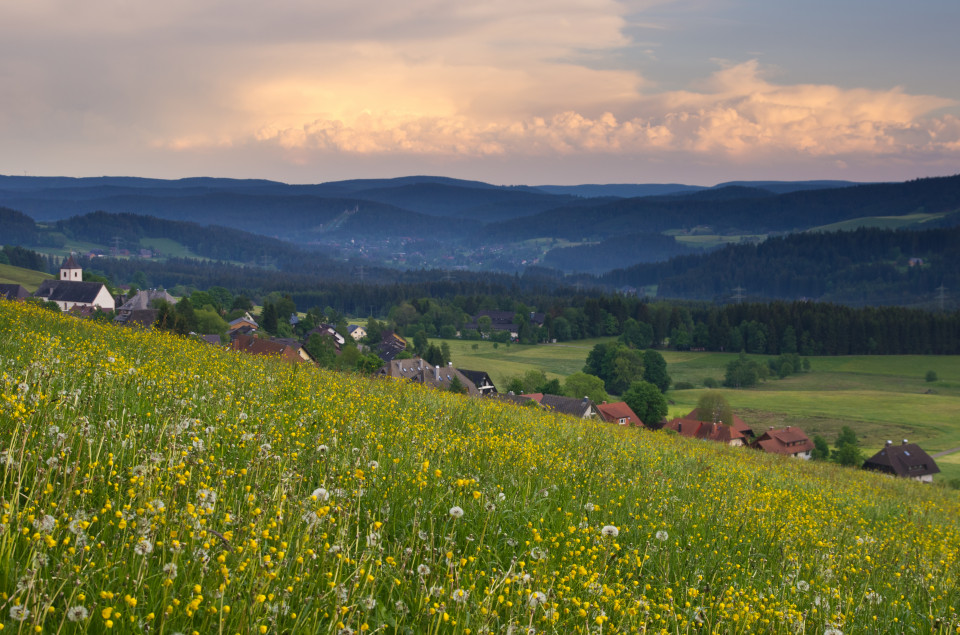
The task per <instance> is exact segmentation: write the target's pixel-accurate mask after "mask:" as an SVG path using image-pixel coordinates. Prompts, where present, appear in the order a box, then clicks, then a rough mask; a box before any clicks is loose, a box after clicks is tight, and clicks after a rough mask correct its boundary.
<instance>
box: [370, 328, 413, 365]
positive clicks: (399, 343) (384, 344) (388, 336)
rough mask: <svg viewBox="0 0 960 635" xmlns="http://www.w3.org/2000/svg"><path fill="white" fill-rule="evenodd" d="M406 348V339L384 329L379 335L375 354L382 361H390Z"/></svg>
mask: <svg viewBox="0 0 960 635" xmlns="http://www.w3.org/2000/svg"><path fill="white" fill-rule="evenodd" d="M406 348H407V340H405V339H403V338H402V337H400V336H399V335H397V334H396V333H394V332H393V331H384V332H383V333H382V334H381V336H380V344H379V346H377V356H378V357H379V358H380V359H382V360H383V361H384V362H391V361H393V358H394V357H396V356H397V355H399V354H400V353H402V352H403V351H405V350H406Z"/></svg>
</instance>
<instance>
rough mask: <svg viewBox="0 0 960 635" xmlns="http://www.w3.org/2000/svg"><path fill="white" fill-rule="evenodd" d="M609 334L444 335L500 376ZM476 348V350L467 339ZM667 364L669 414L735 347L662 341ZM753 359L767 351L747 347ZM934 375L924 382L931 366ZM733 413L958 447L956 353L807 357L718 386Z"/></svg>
mask: <svg viewBox="0 0 960 635" xmlns="http://www.w3.org/2000/svg"><path fill="white" fill-rule="evenodd" d="M610 339H611V338H598V339H593V340H583V341H577V342H568V343H564V344H545V345H538V346H521V345H518V344H513V345H511V346H509V347H507V346H506V345H504V344H500V345H499V346H498V347H497V348H494V347H493V344H492V343H490V342H464V341H460V340H454V341H449V340H447V343H448V344H449V346H450V349H451V354H452V356H453V361H454V364H455V365H456V366H458V367H461V368H470V369H473V370H485V371H487V372H488V373H489V374H490V376H491V378H492V379H493V381H494V383H495V384H497V385H498V386H500V385H503V384H504V383H506V380H507V378H509V377H512V376H514V375H517V374H522V373H523V372H525V371H527V370H530V369H536V368H539V369H541V370H543V371H544V372H546V373H547V377H548V378H553V377H558V378H561V379H562V378H564V377H566V376H567V375H570V374H572V373H574V372H577V371H579V370H582V368H583V364H584V361H585V360H586V357H587V354H588V353H589V352H590V349H591V348H593V346H594V345H595V344H597V343H599V342H604V341H609V340H610ZM474 344H476V345H477V350H473V345H474ZM661 354H662V355H663V356H664V358H665V359H666V360H667V370H668V372H669V373H670V375H671V377H672V378H673V381H674V384H676V383H677V382H689V383H691V384H693V385H694V386H695V388H694V389H692V390H671V391H669V392H668V394H667V397H668V399H669V400H670V403H671V405H670V415H669V416H671V417H673V416H680V415H683V414H686V413H687V412H689V411H690V410H692V409H693V408H694V407H695V406H696V403H697V399H698V398H699V396H700V395H701V394H702V393H703V392H704V390H705V389H704V384H703V382H704V380H705V379H707V378H714V379H716V380H718V381H720V382H722V381H723V376H724V371H725V368H726V365H727V364H728V363H729V362H730V361H732V360H733V359H735V358H736V357H737V355H736V354H734V353H710V352H677V351H661ZM748 357H749V358H751V359H755V360H757V361H758V362H765V361H766V360H767V359H768V358H769V356H766V355H748ZM931 370H932V371H934V372H935V373H936V374H937V381H934V382H927V381H925V376H926V374H927V371H931ZM720 390H722V391H723V393H724V394H725V395H726V396H727V399H728V401H729V402H730V404H731V405H732V406H733V407H734V409H735V410H736V411H737V413H738V414H739V415H740V416H741V417H743V418H744V420H746V421H747V422H749V423H750V424H752V425H754V426H755V427H756V428H755V429H757V430H762V429H764V428H766V427H768V426H778V427H779V426H785V425H793V426H798V427H800V428H801V429H803V430H804V431H805V432H806V433H807V434H808V435H810V436H813V435H814V434H819V435H822V436H823V437H825V438H826V439H827V440H828V441H831V442H832V441H833V440H834V439H835V438H836V436H837V433H838V432H839V431H840V429H841V428H842V427H843V426H850V427H851V428H853V429H854V430H855V431H856V432H857V435H858V437H859V438H860V443H861V446H862V447H863V449H864V452H865V453H866V454H868V455H869V454H873V453H874V452H875V451H877V450H879V449H880V448H881V447H882V446H883V444H884V442H885V441H886V440H888V439H889V440H892V441H894V442H899V441H900V440H901V439H909V440H910V441H913V442H916V443H919V444H921V446H923V448H924V449H926V450H927V451H928V452H930V453H936V452H941V451H945V450H950V449H953V448H957V447H960V358H958V357H956V356H923V355H887V356H880V355H877V356H868V355H860V356H847V357H811V358H810V372H806V373H799V374H796V375H793V376H790V377H787V378H785V379H769V380H767V381H763V382H760V383H759V384H758V385H757V386H756V387H754V388H751V389H742V390H733V389H728V388H722V387H721V388H720ZM937 463H938V464H939V465H940V467H941V470H942V473H941V475H939V477H938V478H941V479H943V478H955V477H960V453H958V454H956V455H951V456H947V457H940V458H938V459H937Z"/></svg>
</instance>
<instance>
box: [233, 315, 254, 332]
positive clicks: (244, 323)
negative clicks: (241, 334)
mask: <svg viewBox="0 0 960 635" xmlns="http://www.w3.org/2000/svg"><path fill="white" fill-rule="evenodd" d="M259 328H260V325H259V324H257V321H256V320H254V319H253V316H252V315H250V313H249V312H247V313H244V314H243V315H242V316H240V317H238V318H237V319H235V320H230V322H228V323H227V331H229V332H233V331H236V330H238V329H246V330H247V331H248V332H253V331H257V330H258V329H259Z"/></svg>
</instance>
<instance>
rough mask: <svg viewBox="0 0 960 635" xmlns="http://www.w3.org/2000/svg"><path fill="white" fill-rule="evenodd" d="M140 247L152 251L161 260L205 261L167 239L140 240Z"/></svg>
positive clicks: (186, 248)
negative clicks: (158, 255) (185, 259)
mask: <svg viewBox="0 0 960 635" xmlns="http://www.w3.org/2000/svg"><path fill="white" fill-rule="evenodd" d="M140 246H141V247H142V248H144V249H152V250H153V251H155V252H157V253H159V254H160V256H161V257H163V258H193V259H195V260H206V258H201V257H200V256H198V255H197V254H195V253H193V252H192V251H190V249H189V248H188V247H186V246H184V245H181V244H180V243H178V242H177V241H175V240H171V239H169V238H141V239H140Z"/></svg>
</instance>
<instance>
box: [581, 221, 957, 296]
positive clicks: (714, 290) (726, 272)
mask: <svg viewBox="0 0 960 635" xmlns="http://www.w3.org/2000/svg"><path fill="white" fill-rule="evenodd" d="M911 259H913V262H912V263H911ZM917 259H919V260H917ZM958 263H960V227H953V228H945V229H931V230H923V231H911V230H883V229H874V228H862V229H858V230H856V231H849V232H810V233H801V234H791V235H789V236H782V237H776V238H770V239H768V240H766V241H765V242H763V243H759V244H745V245H730V246H727V247H725V248H723V249H720V250H718V251H715V252H712V253H710V254H705V255H694V256H680V257H677V258H673V259H671V260H669V261H668V262H663V263H653V264H640V265H635V266H633V267H629V268H626V269H618V270H615V271H611V272H609V273H607V274H605V275H603V276H601V277H600V278H599V279H600V280H601V281H602V282H603V283H604V284H606V285H610V286H613V287H620V286H623V285H630V286H644V285H658V293H657V295H658V296H660V297H667V298H688V299H729V297H730V296H731V295H733V293H734V291H733V289H734V287H741V288H743V289H745V290H746V293H747V294H748V296H751V297H761V298H791V299H796V298H810V299H817V300H823V301H829V302H836V303H839V304H847V305H860V304H904V305H909V304H918V305H931V306H932V304H931V303H932V299H933V298H934V296H935V294H936V293H937V288H938V287H939V286H940V285H944V286H945V287H946V288H949V289H960V264H958Z"/></svg>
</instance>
